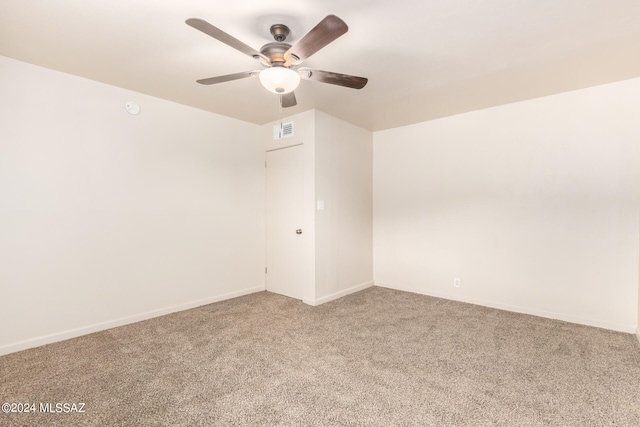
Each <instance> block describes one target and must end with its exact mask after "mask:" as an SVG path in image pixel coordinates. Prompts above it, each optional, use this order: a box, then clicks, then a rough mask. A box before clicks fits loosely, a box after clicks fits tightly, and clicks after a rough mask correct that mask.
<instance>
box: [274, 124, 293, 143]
mask: <svg viewBox="0 0 640 427" xmlns="http://www.w3.org/2000/svg"><path fill="white" fill-rule="evenodd" d="M289 136H293V122H287V123H281V124H279V125H275V126H274V127H273V139H274V140H276V139H282V138H287V137H289Z"/></svg>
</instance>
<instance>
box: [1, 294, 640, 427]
mask: <svg viewBox="0 0 640 427" xmlns="http://www.w3.org/2000/svg"><path fill="white" fill-rule="evenodd" d="M0 401H1V402H0V403H3V402H21V403H25V402H29V403H36V406H37V408H36V409H37V410H39V409H40V408H39V406H38V405H39V403H41V402H43V403H47V402H49V403H51V404H52V406H51V407H52V408H55V404H56V403H84V404H85V406H84V411H85V412H84V413H64V412H63V413H59V414H57V413H49V412H48V413H42V412H37V413H9V414H3V413H0V425H2V426H18V425H20V426H22V425H24V426H36V425H43V426H44V425H47V426H55V425H60V426H70V425H83V426H154V425H163V426H165V425H166V426H196V425H200V426H218V425H261V426H272V425H296V426H315V425H322V426H360V425H367V426H370V425H371V426H393V425H406V426H409V425H420V426H474V427H475V426H638V425H640V345H639V344H638V342H637V340H636V338H635V336H633V335H629V334H623V333H617V332H611V331H606V330H602V329H597V328H590V327H585V326H579V325H574V324H569V323H564V322H559V321H553V320H548V319H543V318H538V317H534V316H527V315H521V314H514V313H509V312H504V311H499V310H493V309H489V308H483V307H478V306H474V305H470V304H463V303H458V302H453V301H447V300H442V299H437V298H431V297H426V296H420V295H415V294H410V293H405V292H399V291H393V290H389V289H383V288H377V287H374V288H370V289H367V290H365V291H362V292H359V293H357V294H354V295H350V296H347V297H345V298H342V299H340V300H337V301H334V302H331V303H328V304H325V305H322V306H320V307H310V306H307V305H304V304H302V303H301V302H299V301H295V300H292V299H289V298H285V297H282V296H279V295H275V294H270V293H267V292H261V293H258V294H253V295H249V296H246V297H241V298H237V299H234V300H230V301H225V302H222V303H217V304H211V305H207V306H203V307H200V308H197V309H193V310H189V311H185V312H181V313H176V314H172V315H168V316H164V317H161V318H157V319H153V320H149V321H145V322H140V323H137V324H134V325H129V326H124V327H120V328H116V329H112V330H108V331H104V332H99V333H95V334H92V335H88V336H85V337H80V338H76V339H72V340H69V341H65V342H61V343H56V344H52V345H48V346H44V347H40V348H36V349H32V350H27V351H23V352H20V353H15V354H11V355H7V356H4V357H1V358H0ZM61 408H64V407H61Z"/></svg>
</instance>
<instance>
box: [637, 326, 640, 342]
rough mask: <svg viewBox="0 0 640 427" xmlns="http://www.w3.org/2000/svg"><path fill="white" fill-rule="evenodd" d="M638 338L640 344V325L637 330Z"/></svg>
mask: <svg viewBox="0 0 640 427" xmlns="http://www.w3.org/2000/svg"><path fill="white" fill-rule="evenodd" d="M636 338H638V342H640V324H639V325H638V329H636Z"/></svg>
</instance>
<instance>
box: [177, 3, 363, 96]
mask: <svg viewBox="0 0 640 427" xmlns="http://www.w3.org/2000/svg"><path fill="white" fill-rule="evenodd" d="M186 23H187V25H190V26H191V27H193V28H195V29H196V30H199V31H202V32H203V33H205V34H207V35H208V36H211V37H213V38H214V39H216V40H218V41H221V42H222V43H225V44H226V45H228V46H231V47H232V48H234V49H236V50H239V51H240V52H242V53H244V54H246V55H249V56H251V57H252V58H254V59H256V60H258V61H260V63H261V64H262V65H263V66H264V67H265V68H264V69H263V70H256V71H245V72H241V73H235V74H227V75H224V76H218V77H210V78H207V79H201V80H197V82H198V83H200V84H203V85H211V84H216V83H223V82H228V81H231V80H238V79H244V78H248V77H255V76H259V78H260V82H261V83H262V85H263V86H264V87H265V88H266V89H267V90H269V91H271V92H273V93H276V94H279V95H280V103H281V105H282V107H285V108H286V107H293V106H294V105H296V104H297V102H296V96H295V94H294V93H293V91H294V90H295V89H296V87H298V84H299V83H300V79H304V80H314V81H317V82H321V83H329V84H333V85H338V86H344V87H349V88H353V89H362V88H363V87H364V86H365V85H366V84H367V81H368V79H366V78H364V77H357V76H351V75H348V74H340V73H334V72H330V71H321V70H312V69H310V68H300V67H299V66H300V64H301V63H302V62H303V61H304V60H306V59H308V58H309V57H311V55H313V54H314V53H316V52H317V51H319V50H320V49H322V48H323V47H325V46H326V45H328V44H329V43H331V42H332V41H334V40H335V39H337V38H338V37H340V36H341V35H343V34H344V33H346V32H347V31H348V30H349V27H347V24H345V23H344V21H343V20H342V19H340V18H338V17H337V16H335V15H329V16H327V17H326V18H324V19H323V20H322V21H320V22H319V23H318V25H316V26H315V27H314V28H313V29H312V30H311V31H309V32H308V33H307V34H306V35H305V36H304V37H302V38H301V39H300V40H298V42H297V43H295V44H294V45H290V44H289V43H285V40H286V39H287V36H288V35H289V28H288V27H287V26H286V25H283V24H275V25H272V26H271V30H270V31H271V35H273V38H274V39H275V42H271V43H267V44H265V45H264V46H262V47H261V48H260V51H257V50H255V49H253V48H252V47H250V46H248V45H246V44H244V43H243V42H241V41H240V40H238V39H236V38H234V37H232V36H230V35H229V34H227V33H225V32H224V31H222V30H220V29H219V28H217V27H214V26H213V25H211V24H209V23H208V22H207V21H205V20H203V19H199V18H190V19H187V20H186Z"/></svg>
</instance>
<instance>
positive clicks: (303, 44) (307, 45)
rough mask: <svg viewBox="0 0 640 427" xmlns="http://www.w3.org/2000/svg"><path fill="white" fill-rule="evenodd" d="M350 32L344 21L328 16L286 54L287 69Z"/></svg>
mask: <svg viewBox="0 0 640 427" xmlns="http://www.w3.org/2000/svg"><path fill="white" fill-rule="evenodd" d="M348 30H349V27H347V24H345V23H344V21H343V20H342V19H340V18H338V17H337V16H335V15H329V16H327V17H326V18H324V19H323V20H322V21H320V23H318V25H316V26H315V27H313V29H312V30H311V31H309V32H308V33H307V34H306V35H305V36H304V37H302V38H301V39H300V40H299V41H298V42H297V43H296V44H294V45H293V46H291V47H290V48H289V50H287V51H286V52H285V54H284V59H285V61H286V62H285V64H284V65H285V67H288V66H289V65H292V64H299V63H301V62H302V61H304V60H305V59H307V58H309V57H310V56H311V55H313V54H314V53H316V52H317V51H319V50H320V49H322V48H323V47H325V46H326V45H328V44H329V43H331V42H332V41H334V40H335V39H337V38H338V37H340V36H341V35H343V34H344V33H346V32H347V31H348Z"/></svg>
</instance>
